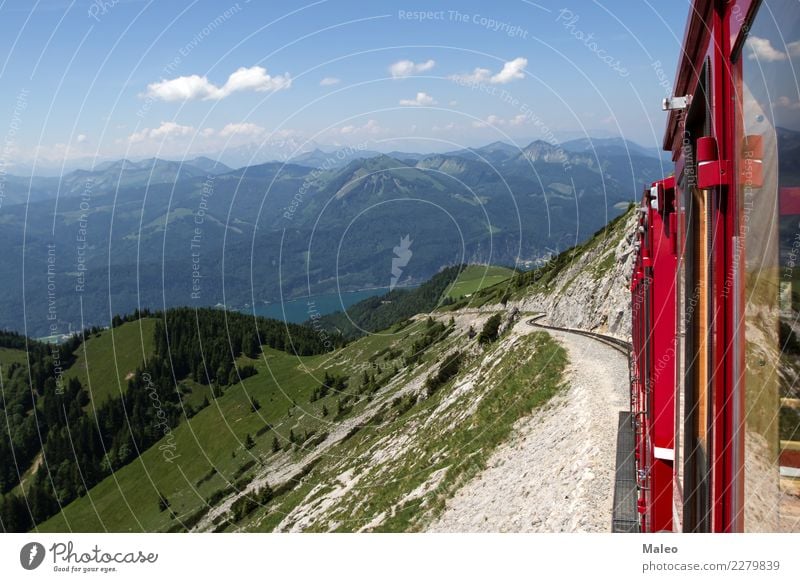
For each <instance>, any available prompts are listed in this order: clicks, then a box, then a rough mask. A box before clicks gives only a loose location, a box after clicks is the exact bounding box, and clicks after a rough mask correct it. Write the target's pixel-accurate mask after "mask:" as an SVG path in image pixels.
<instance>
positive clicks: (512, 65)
mask: <svg viewBox="0 0 800 582" xmlns="http://www.w3.org/2000/svg"><path fill="white" fill-rule="evenodd" d="M527 66H528V59H526V58H525V57H517V58H516V59H514V60H512V61H508V62H506V63H504V64H503V68H502V69H501V70H500V72H499V73H497V74H496V75H492V71H490V70H489V69H484V68H481V67H477V68H475V69H473V70H472V72H471V73H464V74H460V75H450V79H451V80H453V81H455V82H456V83H460V84H462V85H478V84H480V83H492V84H493V85H505V84H506V83H510V82H511V81H514V80H516V79H522V78H523V77H524V76H525V74H524V73H523V70H524V69H525V67H527Z"/></svg>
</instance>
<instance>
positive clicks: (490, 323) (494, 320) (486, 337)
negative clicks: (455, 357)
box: [478, 313, 502, 344]
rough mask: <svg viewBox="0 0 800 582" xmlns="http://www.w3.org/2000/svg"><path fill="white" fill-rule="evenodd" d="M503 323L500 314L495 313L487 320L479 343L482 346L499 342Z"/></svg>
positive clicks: (479, 337) (480, 334)
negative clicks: (499, 333) (498, 338)
mask: <svg viewBox="0 0 800 582" xmlns="http://www.w3.org/2000/svg"><path fill="white" fill-rule="evenodd" d="M501 321H502V319H501V317H500V314H499V313H495V314H494V315H492V316H491V317H490V318H489V319H487V320H486V323H485V324H484V325H483V329H482V330H481V333H479V334H478V342H479V343H481V344H490V343H492V342H493V341H495V340H497V337H498V332H499V330H500V322H501Z"/></svg>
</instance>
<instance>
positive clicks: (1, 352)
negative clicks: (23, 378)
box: [0, 348, 27, 373]
mask: <svg viewBox="0 0 800 582" xmlns="http://www.w3.org/2000/svg"><path fill="white" fill-rule="evenodd" d="M26 361H27V358H26V357H25V352H24V351H23V350H12V349H10V348H0V366H2V367H3V370H5V369H6V368H8V366H9V365H11V364H12V363H14V362H17V363H18V364H24V363H25V362H26ZM4 373H5V372H4Z"/></svg>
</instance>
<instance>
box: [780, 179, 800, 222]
mask: <svg viewBox="0 0 800 582" xmlns="http://www.w3.org/2000/svg"><path fill="white" fill-rule="evenodd" d="M779 195H780V213H781V216H789V215H794V214H800V187H798V186H784V187H783V188H781V189H780V192H779Z"/></svg>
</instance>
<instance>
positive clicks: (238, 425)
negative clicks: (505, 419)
mask: <svg viewBox="0 0 800 582" xmlns="http://www.w3.org/2000/svg"><path fill="white" fill-rule="evenodd" d="M417 327H419V326H418V325H412V326H409V327H407V328H405V329H403V330H402V331H400V332H399V333H398V334H397V336H394V337H393V336H391V335H374V336H369V337H366V338H364V339H362V340H359V341H357V342H354V343H353V344H350V345H349V346H347V347H346V348H345V349H343V350H340V351H339V352H337V353H335V354H333V355H322V356H312V357H304V358H297V357H295V356H290V355H288V354H285V353H284V352H278V351H275V350H271V349H267V350H265V354H264V358H262V359H259V360H246V359H243V360H242V361H241V363H243V364H244V363H252V364H254V365H255V366H256V368H257V369H258V374H257V375H256V376H253V377H250V378H247V379H246V380H244V382H242V383H241V384H240V385H238V386H236V387H232V388H229V389H228V390H227V391H226V392H225V394H224V395H222V396H220V397H219V398H218V399H217V400H216V402H213V401H212V402H211V405H210V406H209V407H207V408H205V409H203V410H202V411H201V412H199V413H198V414H197V415H196V416H194V417H193V418H192V419H191V420H189V421H183V422H181V424H180V425H179V426H178V427H176V428H175V429H174V431H173V434H174V438H175V443H176V446H175V452H176V454H178V455H180V457H179V458H178V459H176V461H175V462H173V463H172V464H170V463H168V462H166V461H165V460H164V459H163V457H162V454H161V452H160V451H159V450H158V445H156V446H153V447H152V448H150V449H149V450H147V451H146V452H145V453H144V454H143V455H142V456H141V457H140V459H138V460H136V461H134V462H133V463H131V464H129V465H127V466H126V467H123V468H122V469H121V470H119V471H117V472H116V473H115V474H114V475H112V476H110V477H108V478H106V479H105V480H103V481H102V482H101V483H99V484H98V485H97V486H96V487H94V488H93V489H92V490H91V491H90V494H89V495H87V496H85V497H82V498H80V499H77V500H75V501H74V502H72V503H71V504H70V505H69V506H67V507H66V508H65V510H64V511H63V512H62V513H60V514H58V515H56V516H54V517H53V518H51V519H50V520H48V521H47V522H45V523H44V524H41V525H40V526H39V531H43V532H46V531H51V532H52V531H70V530H72V531H84V532H86V531H106V530H108V531H123V532H124V531H164V530H166V529H168V528H169V527H171V526H173V525H175V524H176V523H177V522H178V520H183V519H185V518H186V517H187V516H188V515H190V514H192V513H194V512H195V511H197V510H198V509H200V508H201V507H203V506H205V505H206V503H205V499H207V498H208V496H209V495H211V494H212V493H213V492H214V491H217V490H219V489H222V488H225V487H226V486H227V482H226V478H227V479H228V480H230V481H233V480H234V476H235V474H236V472H237V470H238V469H239V468H240V467H241V466H242V465H243V464H244V463H245V462H248V461H251V460H255V461H257V462H261V461H262V460H264V459H267V458H268V457H270V456H271V455H272V451H271V447H272V440H273V437H274V436H276V435H277V437H278V438H279V440H280V443H281V444H282V445H286V443H287V442H288V435H289V430H290V429H293V430H294V432H295V434H299V433H306V432H308V431H310V430H316V431H317V433H318V434H319V433H321V432H322V431H323V430H325V429H326V428H327V427H326V425H327V423H328V422H329V420H330V419H332V418H333V416H334V415H335V411H336V395H335V394H330V395H328V396H327V397H326V398H325V399H323V400H319V401H317V402H314V403H313V404H309V397H310V395H311V392H312V390H313V389H314V387H316V386H317V385H318V384H319V382H320V380H321V379H322V376H323V374H324V372H325V371H328V372H331V373H340V372H343V371H347V370H354V369H360V367H362V366H363V365H364V364H366V363H367V361H368V359H369V357H370V356H371V355H372V354H374V353H376V352H379V351H380V350H382V349H383V348H385V347H387V346H389V345H390V344H392V343H393V342H394V341H398V342H401V343H402V342H404V341H406V340H407V338H408V337H409V336H410V335H412V334H414V333H416V328H417ZM354 376H355V373H354ZM355 382H357V380H356V378H355V377H354V378H352V379H351V385H352V384H353V383H355ZM250 398H255V399H256V400H258V402H259V403H260V404H261V409H260V410H259V411H258V412H254V411H253V410H252V408H251V406H250V403H249V399H250ZM292 401H294V402H296V403H297V406H295V405H294V404H293V403H292ZM323 405H325V406H326V407H327V408H328V410H329V411H330V414H329V416H328V418H327V419H323V418H322V414H321V411H322V406H323ZM289 409H292V413H291V416H288V411H289ZM358 410H359V407H358V406H356V408H355V409H354V411H353V412H354V413H355V412H358ZM266 423H270V424H272V425H273V426H274V431H270V430H268V431H266V432H265V433H264V434H262V435H261V436H256V432H257V431H259V429H262V428H263V427H264V426H265V424H266ZM247 434H250V435H251V436H252V437H253V438H254V440H255V446H254V447H253V448H252V449H250V450H245V449H244V446H243V442H244V439H245V438H246V435H247ZM234 455H235V456H234ZM212 467H215V468H216V469H217V473H216V474H215V475H214V476H213V477H211V478H210V479H208V480H206V481H204V482H203V483H202V484H200V485H197V483H198V481H199V480H200V479H201V478H202V477H203V476H205V475H207V474H209V471H210V470H211V468H212ZM252 472H253V469H251V470H250V471H249V472H248V473H246V474H251V473H252ZM157 491H160V492H161V493H163V494H164V495H165V496H166V497H167V499H169V501H170V503H171V510H172V511H174V512H175V513H176V514H177V516H178V520H176V519H171V517H170V512H169V511H164V512H161V511H159V508H158V493H157ZM132 508H135V509H132Z"/></svg>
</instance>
